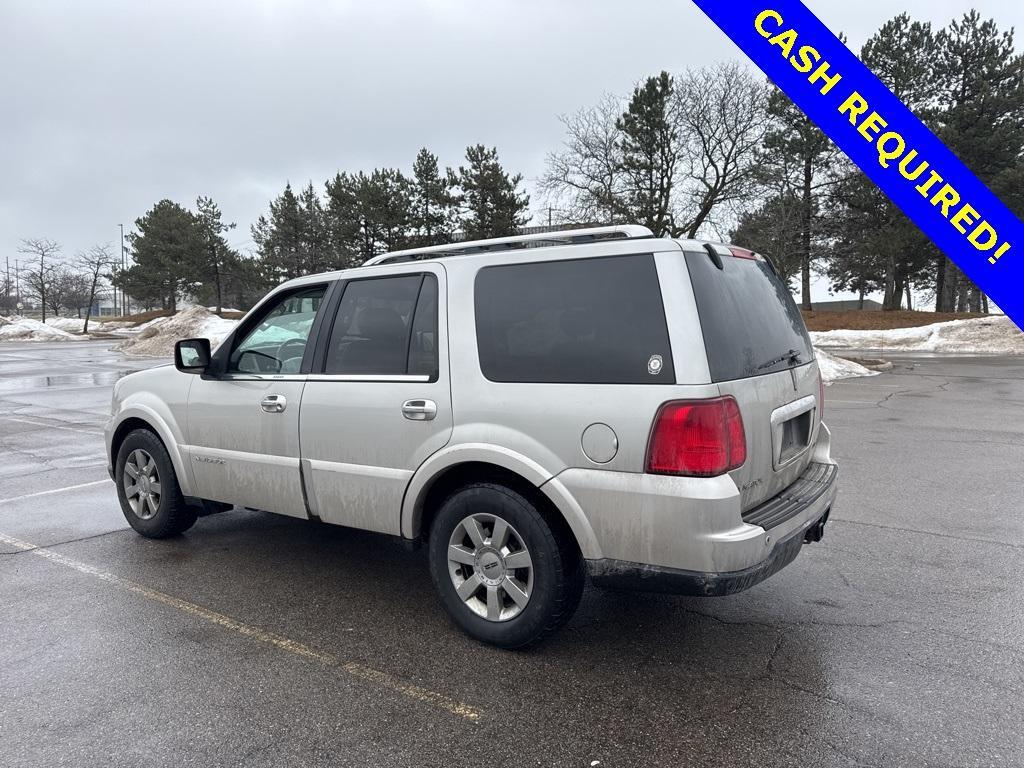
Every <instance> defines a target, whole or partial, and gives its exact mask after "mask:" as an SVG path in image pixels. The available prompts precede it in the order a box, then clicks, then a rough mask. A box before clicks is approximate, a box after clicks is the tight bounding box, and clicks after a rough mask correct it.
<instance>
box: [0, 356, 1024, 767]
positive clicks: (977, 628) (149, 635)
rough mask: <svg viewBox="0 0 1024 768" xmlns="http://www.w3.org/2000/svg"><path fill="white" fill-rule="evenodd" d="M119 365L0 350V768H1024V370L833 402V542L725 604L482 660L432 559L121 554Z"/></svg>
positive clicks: (911, 364) (656, 610)
mask: <svg viewBox="0 0 1024 768" xmlns="http://www.w3.org/2000/svg"><path fill="white" fill-rule="evenodd" d="M108 346H109V342H81V343H76V344H71V343H64V344H0V553H2V554H0V632H2V642H0V764H3V765H5V766H55V765H89V766H92V765H147V766H152V765H173V766H214V765H216V766H221V765H223V766H228V765H246V766H262V765H267V766H285V765H303V766H314V765H325V766H326V765H341V766H367V765H374V766H441V765H445V766H484V765H489V766H530V765H544V766H547V765H558V766H592V765H595V764H596V762H595V761H599V764H600V766H602V767H607V766H650V765H666V766H758V767H759V768H766V767H768V766H777V765H778V766H783V765H785V766H917V765H921V766H1004V765H1024V726H1022V723H1024V586H1022V582H1021V578H1020V575H1021V573H1022V572H1024V515H1022V511H1021V510H1022V509H1024V503H1022V502H1024V492H1022V489H1021V467H1022V466H1024V360H1019V359H1003V358H957V359H950V358H927V359H910V358H904V359H900V360H897V361H896V366H895V368H894V369H893V370H892V371H891V372H889V373H886V374H883V375H881V376H877V377H874V378H871V379H856V380H851V381H846V382H840V383H838V384H836V385H834V386H832V387H830V388H829V390H828V393H827V410H826V421H827V422H828V423H829V425H830V426H831V428H832V431H833V439H834V445H833V455H834V456H835V457H836V458H837V459H838V460H839V461H840V462H841V472H842V474H841V489H840V497H839V500H838V502H837V506H836V508H835V509H834V512H833V515H832V519H831V521H830V523H829V526H828V529H827V533H826V536H825V540H824V541H823V542H822V543H821V544H817V545H813V546H810V547H805V548H804V551H803V553H802V554H801V556H800V557H799V558H798V559H797V560H796V562H795V563H794V564H793V565H791V566H790V567H789V568H787V569H786V570H784V571H783V572H781V573H780V574H778V575H776V576H775V577H773V578H772V579H770V580H769V581H767V582H765V583H764V584H761V585H759V586H758V587H755V588H754V589H752V590H750V591H748V592H746V593H743V594H740V595H737V596H733V597H729V598H719V599H714V600H712V599H708V600H700V599H690V598H676V597H667V596H658V595H642V594H628V593H615V592H605V591H600V590H596V589H592V588H589V587H588V590H587V592H586V594H585V595H584V599H583V603H582V605H581V607H580V610H579V612H578V613H577V615H576V617H575V618H574V620H573V621H572V622H571V623H570V624H569V626H568V627H567V628H566V629H565V630H563V631H562V632H561V634H559V635H557V636H556V637H555V638H554V639H553V640H552V641H550V642H549V643H547V644H546V645H544V646H542V647H541V648H539V649H537V650H535V651H532V652H529V653H507V652H502V651H498V650H495V649H492V648H488V647H485V646H481V645H479V644H477V643H475V642H473V641H472V640H469V639H468V638H466V637H464V636H462V635H461V634H459V633H458V632H457V631H456V630H455V629H453V628H452V627H451V626H450V625H449V623H448V621H447V619H446V617H445V616H444V614H443V613H442V610H441V608H440V606H439V605H438V603H437V601H436V600H435V598H434V595H433V592H432V589H431V586H430V580H429V576H428V573H427V568H426V558H425V553H424V552H422V551H420V552H409V551H407V550H405V549H404V548H403V547H401V546H399V545H398V544H396V543H395V542H393V541H391V540H388V539H385V538H380V537H376V536H372V535H369V534H364V533H360V532H356V531H351V530H345V529H332V528H328V527H325V526H320V525H315V524H311V523H304V522H302V521H298V520H294V519H289V518H283V517H277V516H274V515H270V514H263V513H256V512H248V511H233V512H229V513H225V514H221V515H216V516H213V517H208V518H204V519H202V520H200V521H199V523H198V524H197V525H196V526H195V527H194V528H193V529H191V530H190V531H189V532H188V533H187V534H185V535H184V536H182V537H180V538H177V539H174V540H168V541H162V542H161V541H148V540H145V539H143V538H141V537H139V536H137V535H136V534H135V533H134V532H132V531H131V530H130V529H128V527H127V524H126V523H125V521H124V518H123V517H122V515H121V512H120V510H119V508H118V505H117V501H116V498H115V494H114V489H113V484H112V483H111V482H110V481H109V479H108V478H107V474H106V468H105V459H104V456H103V445H102V434H101V430H102V424H103V422H104V421H105V419H106V414H107V410H108V404H109V399H110V387H111V385H112V383H113V381H114V380H115V379H116V378H117V377H118V376H120V375H122V374H123V373H124V372H125V371H129V370H133V369H135V368H138V367H139V365H140V364H139V363H138V362H137V361H129V360H124V359H123V358H121V357H120V355H118V354H117V353H113V352H108V351H106V350H107V347H108Z"/></svg>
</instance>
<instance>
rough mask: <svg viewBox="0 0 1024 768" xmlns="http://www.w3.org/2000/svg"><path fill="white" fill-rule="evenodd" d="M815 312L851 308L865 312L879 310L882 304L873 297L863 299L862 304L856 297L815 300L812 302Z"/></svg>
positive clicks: (839, 310)
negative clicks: (845, 299) (844, 299)
mask: <svg viewBox="0 0 1024 768" xmlns="http://www.w3.org/2000/svg"><path fill="white" fill-rule="evenodd" d="M813 306H814V311H815V312H849V311H851V310H861V309H862V310H864V311H865V312H880V311H881V310H882V305H881V303H880V302H877V301H875V300H874V299H864V306H863V307H862V306H861V305H860V301H858V300H857V299H850V300H849V301H816V302H814V304H813Z"/></svg>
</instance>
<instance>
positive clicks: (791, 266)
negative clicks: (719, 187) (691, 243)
mask: <svg viewBox="0 0 1024 768" xmlns="http://www.w3.org/2000/svg"><path fill="white" fill-rule="evenodd" d="M801 206H802V202H801V200H800V198H798V197H797V196H796V194H794V193H793V192H792V191H787V192H784V193H782V194H778V195H773V196H772V197H769V198H768V199H767V200H765V202H764V203H762V205H761V207H760V208H758V209H756V210H754V211H749V212H747V213H744V214H742V215H741V216H740V218H739V223H738V225H737V226H736V229H734V230H733V231H732V233H731V234H730V235H729V239H730V241H731V242H733V243H736V244H737V245H739V246H742V247H744V248H750V249H751V250H753V251H756V252H757V253H761V254H764V255H765V256H767V257H769V258H770V259H771V260H772V264H773V265H774V266H775V270H776V271H777V272H778V274H779V277H781V278H782V281H783V282H784V283H785V284H786V285H787V286H790V284H791V283H792V281H793V279H794V278H795V277H796V276H798V275H799V274H800V266H801V263H802V260H801V258H800V230H799V220H800V216H801V210H802V208H801Z"/></svg>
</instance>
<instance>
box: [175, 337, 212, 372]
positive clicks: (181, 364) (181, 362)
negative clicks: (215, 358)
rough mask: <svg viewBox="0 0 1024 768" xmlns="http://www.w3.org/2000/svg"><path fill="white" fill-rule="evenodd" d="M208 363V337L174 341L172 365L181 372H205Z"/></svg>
mask: <svg viewBox="0 0 1024 768" xmlns="http://www.w3.org/2000/svg"><path fill="white" fill-rule="evenodd" d="M209 365H210V340H209V339H182V340H181V341H179V342H176V343H175V345H174V367H175V368H177V369H178V370H179V371H181V372H182V373H205V372H206V369H207V367H209Z"/></svg>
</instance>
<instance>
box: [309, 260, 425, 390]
mask: <svg viewBox="0 0 1024 768" xmlns="http://www.w3.org/2000/svg"><path fill="white" fill-rule="evenodd" d="M424 286H430V287H429V288H426V289H425V290H422V294H423V299H422V301H423V307H422V310H418V309H417V302H418V300H419V299H420V295H421V288H422V287H424ZM436 329H437V281H436V279H435V278H434V276H433V275H426V276H424V275H403V276H401V277H386V278H374V279H370V280H356V281H353V282H350V283H348V285H346V287H345V293H344V295H343V296H342V299H341V305H340V306H339V307H338V313H337V315H336V316H335V320H334V326H333V328H332V329H331V336H330V340H329V341H328V347H327V359H326V364H325V368H324V372H325V373H333V374H374V375H383V376H395V375H404V374H406V373H408V372H410V371H409V367H410V358H412V360H413V362H414V363H415V367H416V370H415V371H413V372H414V373H429V374H436V372H437V330H436Z"/></svg>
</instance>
